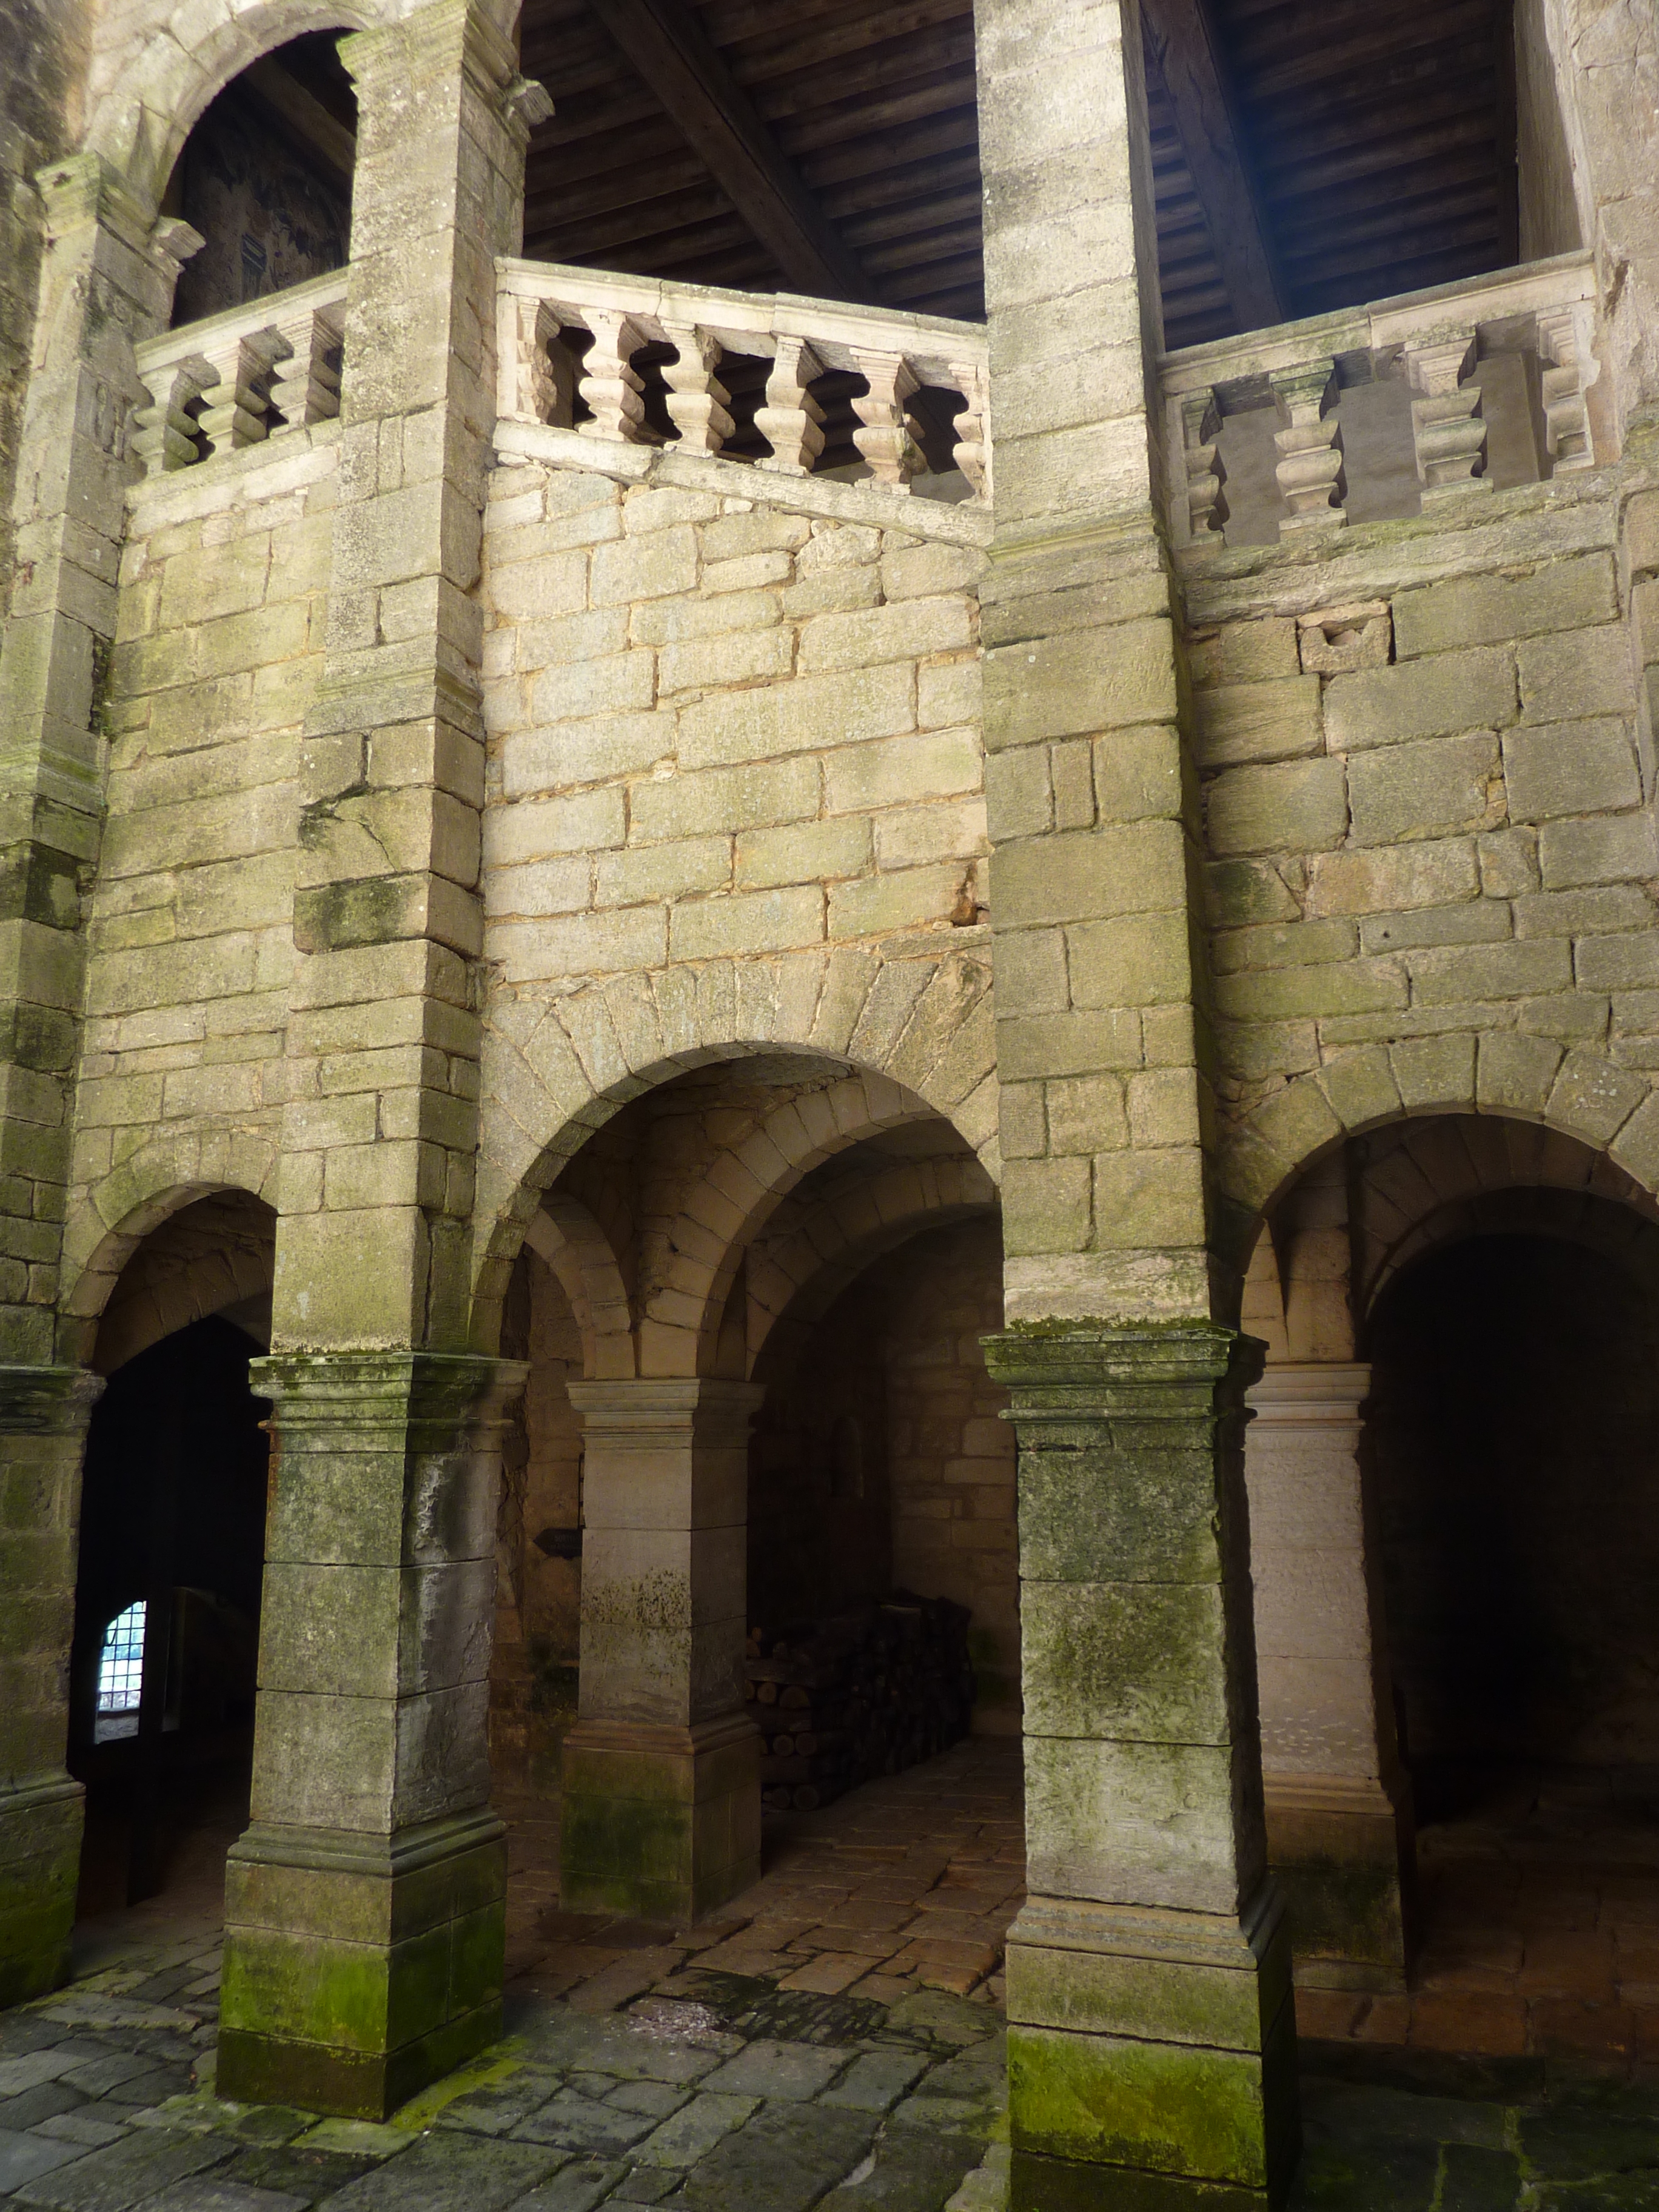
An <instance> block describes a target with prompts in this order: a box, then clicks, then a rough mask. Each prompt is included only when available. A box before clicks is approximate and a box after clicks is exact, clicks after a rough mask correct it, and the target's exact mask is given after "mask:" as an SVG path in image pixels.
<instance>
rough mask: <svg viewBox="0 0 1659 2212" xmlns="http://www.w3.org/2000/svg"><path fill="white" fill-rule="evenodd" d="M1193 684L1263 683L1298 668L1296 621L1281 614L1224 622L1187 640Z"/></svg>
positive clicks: (1289, 674)
mask: <svg viewBox="0 0 1659 2212" xmlns="http://www.w3.org/2000/svg"><path fill="white" fill-rule="evenodd" d="M1187 661H1188V667H1189V669H1190V670H1191V671H1192V678H1193V681H1194V684H1266V683H1271V682H1273V680H1274V679H1275V678H1285V677H1293V676H1295V675H1297V673H1298V672H1299V663H1298V660H1297V644H1296V624H1295V623H1294V622H1291V621H1289V620H1288V619H1286V618H1285V617H1282V616H1277V615H1273V616H1267V617H1258V618H1257V619H1256V620H1255V621H1251V622H1234V623H1223V624H1222V625H1221V627H1220V628H1219V629H1212V630H1200V631H1198V632H1197V633H1196V634H1195V635H1193V636H1192V637H1190V638H1188V641H1187Z"/></svg>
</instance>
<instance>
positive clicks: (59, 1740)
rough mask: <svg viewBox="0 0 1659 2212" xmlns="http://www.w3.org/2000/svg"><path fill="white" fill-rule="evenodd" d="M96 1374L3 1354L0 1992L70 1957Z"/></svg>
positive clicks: (29, 1982) (11, 1999) (46, 1980)
mask: <svg viewBox="0 0 1659 2212" xmlns="http://www.w3.org/2000/svg"><path fill="white" fill-rule="evenodd" d="M103 1387H104V1386H103V1383H101V1381H100V1379H99V1377H98V1376H95V1375H88V1374H87V1373H86V1372H85V1371H84V1370H82V1369H80V1368H76V1367H15V1366H14V1367H4V1368H0V1590H3V1591H4V1592H5V1601H4V1604H3V1607H0V2006H4V2005H9V2004H20V2003H21V2002H23V2000H24V1999H25V1998H27V1997H33V1996H40V1995H41V1994H42V1993H43V1992H44V1991H45V1990H50V1989H55V1988H56V1987H57V1985H58V1983H59V1982H60V1981H62V1980H63V1978H64V1975H65V1973H66V1972H68V1968H69V1948H70V1930H71V1929H72V1928H73V1927H74V1924H75V1888H76V1881H77V1880H78V1878H79V1875H80V1871H81V1813H82V1794H83V1793H82V1789H81V1785H80V1784H79V1783H78V1782H74V1781H71V1780H70V1777H69V1775H68V1773H67V1772H66V1771H65V1769H64V1753H65V1752H66V1750H67V1748H68V1734H69V1662H70V1638H71V1637H72V1635H73V1633H74V1629H75V1570H76V1527H77V1522H78V1519H79V1510H78V1509H79V1501H80V1495H81V1453H82V1444H83V1443H84V1442H85V1439H86V1430H87V1421H88V1416H89V1415H90V1413H91V1412H92V1407H93V1402H94V1400H95V1399H96V1397H97V1395H98V1394H99V1392H100V1390H101V1389H103Z"/></svg>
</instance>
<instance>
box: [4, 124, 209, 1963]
mask: <svg viewBox="0 0 1659 2212" xmlns="http://www.w3.org/2000/svg"><path fill="white" fill-rule="evenodd" d="M36 182H37V185H38V187H39V191H40V204H41V206H42V208H43V210H44V213H45V225H44V228H45V233H46V253H45V255H44V258H43V262H42V268H41V276H40V304H39V313H38V315H37V317H36V319H35V328H34V332H33V351H32V354H31V356H30V359H29V372H30V373H29V383H28V390H27V401H26V405H25V411H24V415H23V422H22V429H21V440H20V441H19V445H18V450H17V476H16V484H15V507H14V510H13V516H12V523H13V526H14V528H15V555H16V561H17V567H16V570H15V575H14V576H13V578H12V580H11V582H12V590H11V602H10V609H9V621H8V623H7V624H6V629H5V635H4V641H3V647H0V879H3V884H4V891H3V896H0V1002H3V1004H4V1006H5V1009H6V1019H5V1022H4V1024H3V1030H0V1363H3V1364H0V1589H3V1590H4V1591H5V1593H6V1597H5V1601H4V1603H3V1605H0V2004H7V2003H11V2002H15V2000H16V1999H18V1998H20V1997H22V1996H30V1995H33V1994H36V1993H37V1992H39V1991H40V1990H45V1989H49V1988H51V1987H52V1984H53V1983H54V1982H55V1981H56V1980H57V1979H58V1978H60V1976H61V1975H62V1973H63V1972H64V1969H65V1968H66V1966H67V1964H68V1953H69V1932H70V1926H71V1924H72V1923H73V1920H74V1917H75V1887H76V1875H77V1871H78V1866H79V1857H80V1840H81V1791H80V1789H79V1787H78V1785H76V1784H75V1783H73V1782H71V1781H70V1778H69V1776H68V1775H67V1774H66V1773H65V1772H64V1751H65V1747H66V1743H67V1736H68V1680H67V1677H68V1662H69V1645H70V1632H71V1628H72V1625H73V1620H74V1611H75V1575H76V1514H77V1508H78V1498H79V1494H80V1467H81V1445H82V1438H83V1437H84V1434H85V1430H86V1423H87V1419H88V1413H89V1411H90V1408H91V1406H92V1402H93V1400H94V1398H95V1396H96V1395H97V1393H98V1390H99V1389H100V1387H101V1386H100V1384H99V1383H98V1382H97V1381H96V1379H95V1378H94V1377H92V1376H88V1375H86V1374H84V1373H82V1371H81V1370H78V1369H75V1368H64V1367H58V1366H54V1365H52V1364H50V1363H51V1362H52V1361H53V1360H54V1358H57V1357H58V1345H57V1342H56V1333H55V1307H56V1304H57V1299H58V1268H59V1264H60V1260H61V1249H62V1239H63V1221H64V1208H65V1202H66V1199H67V1194H68V1187H69V1181H70V1140H71V1133H72V1120H73V1098H74V1083H75V1064H76V1036H77V1022H78V1016H79V1012H80V1006H81V997H82V951H83V947H82V932H81V921H82V915H81V896H82V886H83V884H84V883H85V882H86V881H87V879H88V877H89V875H90V872H91V870H92V867H93V866H94V863H95V861H96V859H97V854H98V839H99V828H100V816H101V810H102V805H103V774H104V757H103V755H104V740H103V736H102V733H101V732H100V729H99V728H98V701H99V690H100V684H101V683H102V680H103V672H104V671H105V669H106V667H107V665H108V660H109V653H110V647H111V641H112V638H113V636H114V634H115V587H116V574H117V569H118V564H119V560H120V545H121V536H122V529H123V520H124V500H125V487H126V483H127V478H128V473H129V467H128V463H127V460H126V457H125V449H126V436H127V427H128V419H129V416H130V413H131V407H132V404H133V403H134V400H135V398H138V399H142V398H143V390H142V387H141V386H139V385H138V384H137V379H136V376H135V373H134V368H133V362H132V343H133V341H134V339H135V338H140V337H148V336H149V334H150V332H151V331H153V330H155V329H156V328H158V327H160V325H161V324H162V323H164V322H165V320H166V318H167V307H168V303H169V301H170V300H171V298H172V292H173V283H174V280H175V279H176V278H177V276H178V273H179V258H178V256H179V253H181V252H185V251H187V250H188V248H189V246H191V243H197V244H199V242H200V241H199V240H197V238H196V234H195V233H194V232H193V231H191V230H190V229H189V228H188V227H187V226H186V225H185V224H183V223H179V222H165V223H162V224H159V225H155V226H154V227H152V225H151V222H150V220H149V216H148V215H147V213H146V212H145V210H143V209H142V208H141V207H139V206H138V205H137V203H136V202H135V201H134V199H133V198H132V197H131V195H130V194H129V193H128V192H127V191H125V189H124V188H123V186H122V185H121V183H120V180H119V179H118V178H117V177H116V176H115V174H114V173H113V172H112V170H110V169H109V168H107V167H106V166H105V164H104V163H103V162H101V161H99V160H98V158H97V157H96V156H95V155H90V154H86V155H76V156H75V157H74V158H72V159H70V160H66V161H58V162H54V163H52V166H51V167H48V168H46V169H44V170H42V171H41V173H40V176H39V178H38V179H36ZM22 204H23V203H22V202H21V199H20V201H19V205H20V206H21V205H22ZM106 1142H107V1139H106Z"/></svg>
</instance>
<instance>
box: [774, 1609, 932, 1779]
mask: <svg viewBox="0 0 1659 2212" xmlns="http://www.w3.org/2000/svg"><path fill="white" fill-rule="evenodd" d="M968 1621H969V1613H968V1609H967V1607H965V1606H960V1605H954V1604H952V1603H951V1600H950V1599H949V1598H920V1597H916V1596H914V1595H912V1594H911V1593H910V1592H909V1591H908V1590H899V1591H896V1592H895V1594H894V1595H892V1596H891V1597H890V1598H886V1599H884V1600H882V1601H881V1602H880V1603H878V1604H876V1605H870V1606H866V1607H860V1610H859V1611H857V1612H856V1613H837V1614H836V1615H835V1616H834V1617H833V1618H831V1619H829V1620H815V1621H795V1622H792V1623H791V1624H790V1625H789V1626H787V1627H785V1628H781V1629H776V1630H772V1629H765V1628H753V1629H750V1632H749V1640H748V1644H747V1647H746V1656H745V1661H744V1674H745V1677H746V1680H745V1682H744V1696H745V1697H746V1698H747V1699H748V1700H749V1711H750V1713H751V1714H752V1715H753V1716H754V1718H755V1720H756V1721H757V1723H758V1724H759V1727H760V1731H761V1735H762V1739H763V1741H762V1747H761V1789H762V1792H763V1796H764V1800H765V1802H766V1803H767V1804H768V1805H769V1806H770V1807H771V1808H773V1810H774V1811H776V1812H787V1811H788V1810H790V1809H791V1808H793V1810H795V1811H796V1812H801V1813H811V1812H815V1811H816V1810H817V1808H818V1807H819V1806H821V1805H828V1804H829V1803H831V1802H833V1801H834V1800H835V1799H836V1798H837V1797H839V1796H841V1794H842V1791H843V1790H851V1789H854V1788H855V1787H856V1786H857V1784H860V1782H868V1781H870V1780H872V1778H874V1777H875V1776H876V1775H878V1774H896V1773H897V1772H898V1771H900V1769H901V1768H902V1767H906V1766H914V1765H915V1764H916V1762H917V1761H918V1760H919V1759H931V1758H933V1755H934V1753H936V1752H940V1751H943V1750H944V1749H945V1746H946V1745H947V1744H951V1743H955V1742H956V1741H957V1739H958V1738H959V1737H961V1736H963V1735H966V1734H967V1733H968V1729H969V1722H970V1720H971V1717H972V1714H973V1705H974V1670H973V1666H972V1663H971V1662H970V1661H969V1656H968Z"/></svg>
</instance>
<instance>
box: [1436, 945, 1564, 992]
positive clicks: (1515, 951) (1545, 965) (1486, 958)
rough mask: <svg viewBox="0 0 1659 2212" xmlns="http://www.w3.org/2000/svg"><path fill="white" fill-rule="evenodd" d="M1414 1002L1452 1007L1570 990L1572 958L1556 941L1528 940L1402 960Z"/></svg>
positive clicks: (1450, 949)
mask: <svg viewBox="0 0 1659 2212" xmlns="http://www.w3.org/2000/svg"><path fill="white" fill-rule="evenodd" d="M1406 965H1407V969H1409V970H1410V973H1411V978H1412V987H1413V1002H1414V1003H1415V1004H1417V1005H1419V1006H1464V1005H1468V1003H1470V1002H1471V1001H1474V1000H1503V999H1520V998H1526V997H1528V996H1530V995H1532V994H1534V993H1539V992H1547V991H1562V990H1567V989H1570V988H1571V984H1572V959H1571V952H1570V951H1569V948H1568V947H1567V945H1565V943H1563V942H1562V941H1561V940H1560V939H1552V938H1532V939H1518V940H1515V941H1512V942H1511V943H1509V944H1506V945H1455V946H1449V947H1445V948H1442V949H1439V950H1431V951H1413V952H1409V953H1407V956H1406Z"/></svg>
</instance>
